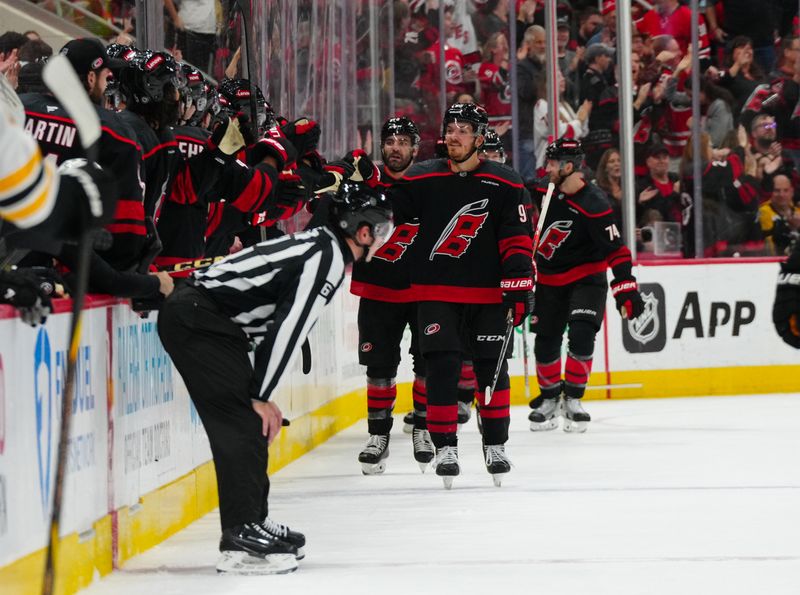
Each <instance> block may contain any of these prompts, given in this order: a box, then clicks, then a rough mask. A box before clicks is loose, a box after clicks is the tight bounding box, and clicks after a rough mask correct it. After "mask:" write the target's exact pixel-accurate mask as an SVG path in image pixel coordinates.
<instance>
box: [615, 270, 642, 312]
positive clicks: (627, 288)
mask: <svg viewBox="0 0 800 595" xmlns="http://www.w3.org/2000/svg"><path fill="white" fill-rule="evenodd" d="M611 295H612V296H614V300H615V301H616V302H617V310H618V311H619V313H620V315H621V316H622V317H623V318H627V319H628V320H633V319H634V318H639V316H641V315H642V312H644V300H643V299H642V296H641V294H640V293H639V284H638V283H636V279H634V278H633V277H630V278H628V279H614V281H612V282H611Z"/></svg>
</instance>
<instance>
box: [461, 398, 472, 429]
mask: <svg viewBox="0 0 800 595" xmlns="http://www.w3.org/2000/svg"><path fill="white" fill-rule="evenodd" d="M471 417H472V403H466V402H464V401H459V402H458V425H459V428H460V426H463V425H464V424H465V423H467V422H468V421H469V420H470V418H471Z"/></svg>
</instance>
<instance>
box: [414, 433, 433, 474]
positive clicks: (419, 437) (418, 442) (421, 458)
mask: <svg viewBox="0 0 800 595" xmlns="http://www.w3.org/2000/svg"><path fill="white" fill-rule="evenodd" d="M411 440H412V442H413V444H414V460H416V461H417V463H419V468H420V470H421V471H422V472H423V473H425V469H426V468H427V467H428V465H430V464H431V461H432V460H433V442H432V441H431V434H430V432H428V430H418V429H416V428H414V431H413V432H412V434H411Z"/></svg>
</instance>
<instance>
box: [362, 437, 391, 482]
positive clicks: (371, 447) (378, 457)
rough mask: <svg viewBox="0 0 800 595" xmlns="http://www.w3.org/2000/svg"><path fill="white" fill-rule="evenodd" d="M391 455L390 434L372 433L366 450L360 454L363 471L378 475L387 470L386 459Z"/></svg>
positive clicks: (365, 473) (365, 447) (366, 473)
mask: <svg viewBox="0 0 800 595" xmlns="http://www.w3.org/2000/svg"><path fill="white" fill-rule="evenodd" d="M388 456H389V436H388V435H385V436H383V435H380V434H370V435H369V440H367V444H366V446H364V450H362V451H361V452H360V453H359V454H358V462H359V463H361V473H363V474H364V475H378V474H380V473H383V472H384V471H386V459H387V458H388Z"/></svg>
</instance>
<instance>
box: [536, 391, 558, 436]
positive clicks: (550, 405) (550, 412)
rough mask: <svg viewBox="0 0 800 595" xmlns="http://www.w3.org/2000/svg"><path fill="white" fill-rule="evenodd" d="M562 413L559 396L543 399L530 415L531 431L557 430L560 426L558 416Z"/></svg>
mask: <svg viewBox="0 0 800 595" xmlns="http://www.w3.org/2000/svg"><path fill="white" fill-rule="evenodd" d="M559 415H561V410H560V407H559V398H558V397H553V398H547V399H541V401H540V403H539V404H538V406H537V407H535V408H534V410H533V411H531V412H530V414H529V415H528V420H529V421H530V422H531V432H543V431H548V430H555V429H556V428H557V427H558V416H559Z"/></svg>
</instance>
